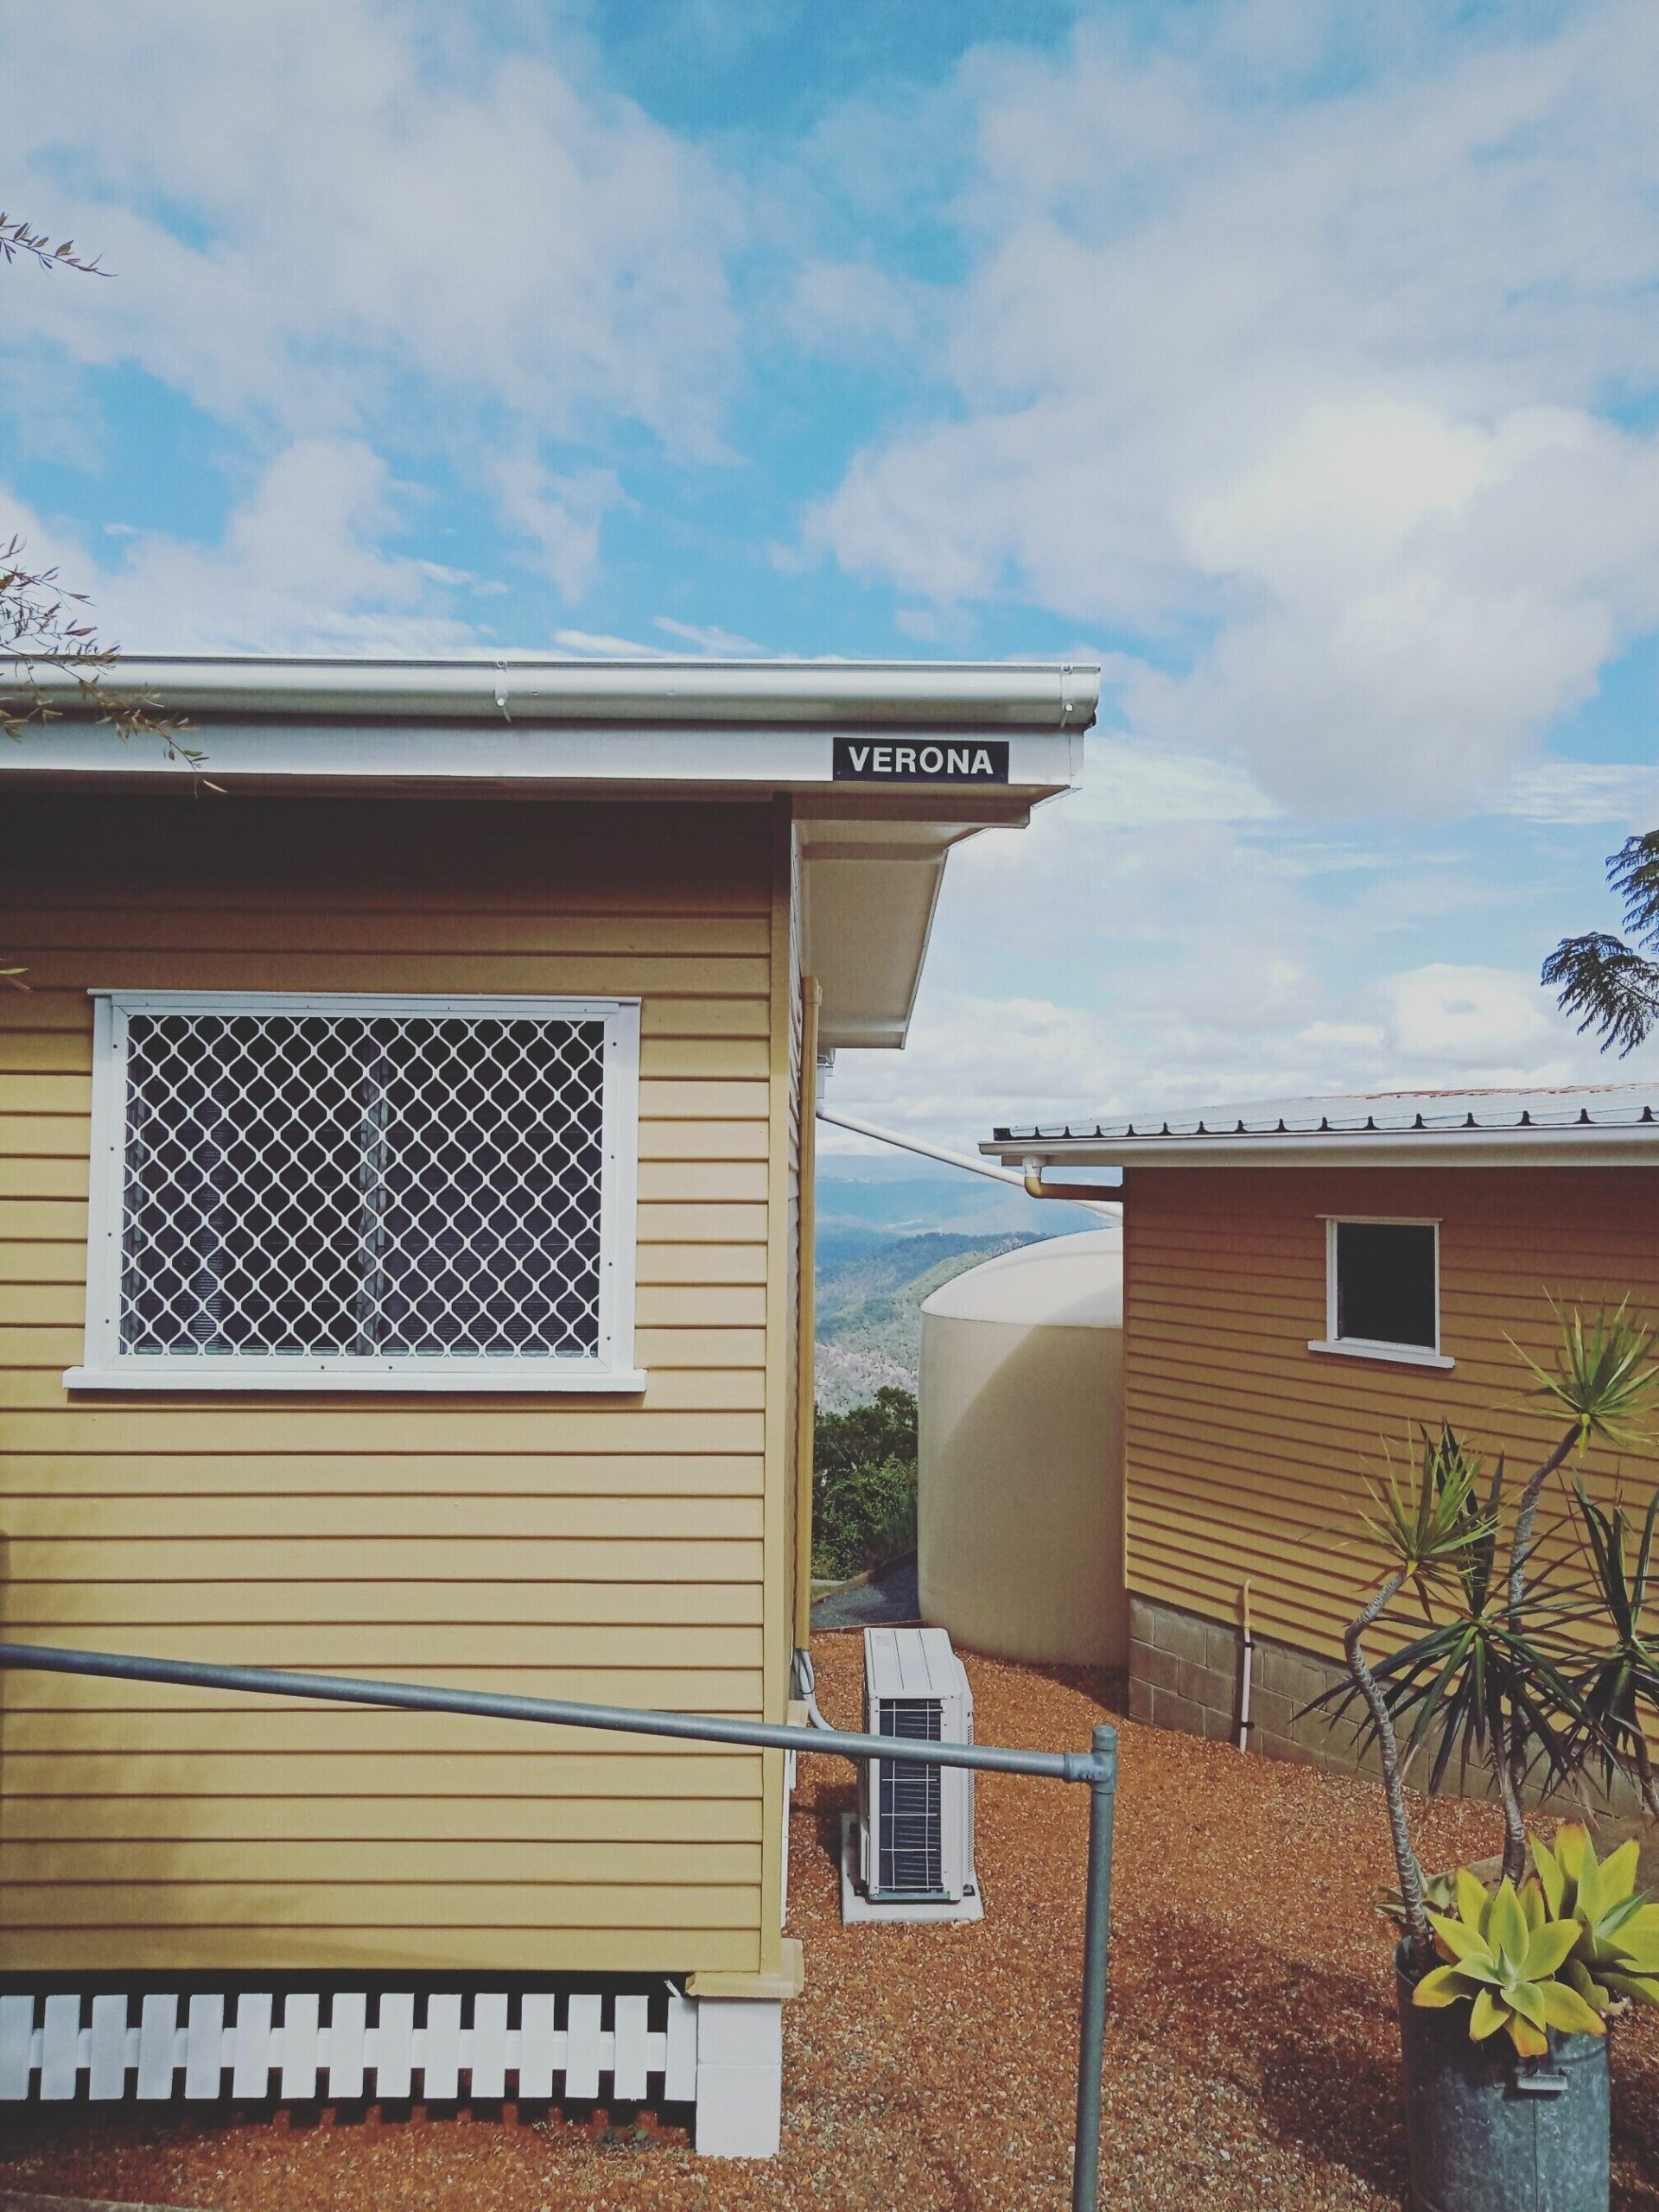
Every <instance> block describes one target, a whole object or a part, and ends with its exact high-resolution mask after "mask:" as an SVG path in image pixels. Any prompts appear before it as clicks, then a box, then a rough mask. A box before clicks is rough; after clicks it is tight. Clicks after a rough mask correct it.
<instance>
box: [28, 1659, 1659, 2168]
mask: <svg viewBox="0 0 1659 2212" xmlns="http://www.w3.org/2000/svg"><path fill="white" fill-rule="evenodd" d="M818 1660H819V1683H820V1696H821V1699H822V1701H823V1706H824V1708H825V1710H826V1712H827V1713H829V1716H830V1717H831V1718H832V1719H836V1720H839V1721H841V1722H842V1723H843V1724H845V1725H849V1726H856V1725H857V1713H858V1674H859V1668H860V1664H861V1646H860V1639H859V1638H858V1637H856V1636H841V1637H824V1638H822V1639H820V1643H819V1647H818ZM969 1672H970V1674H971V1675H972V1677H973V1683H974V1695H975V1719H976V1727H977V1730H978V1733H979V1735H980V1737H981V1738H982V1740H983V1741H985V1742H987V1743H1004V1744H1026V1745H1044V1746H1049V1747H1065V1746H1076V1747H1077V1748H1082V1747H1084V1745H1087V1743H1088V1741H1089V1732H1090V1727H1091V1726H1093V1724H1094V1722H1095V1720H1096V1718H1097V1717H1098V1716H1100V1715H1101V1714H1102V1713H1109V1714H1112V1715H1113V1716H1114V1717H1116V1706H1115V1705H1114V1704H1112V1703H1110V1702H1108V1701H1106V1700H1105V1694H1104V1690H1103V1685H1102V1684H1101V1683H1100V1681H1097V1680H1096V1679H1094V1678H1091V1677H1088V1676H1084V1675H1057V1674H1052V1673H1045V1672H1041V1671H1037V1670H1033V1669H1025V1668H1019V1667H1009V1666H1002V1665H1000V1664H997V1663H995V1662H991V1661H988V1660H976V1659H970V1660H969ZM1085 1796H1086V1793H1085V1792H1084V1791H1083V1790H1081V1789H1066V1788H1065V1787H1064V1786H1062V1785H1060V1784H1058V1783H1035V1782H1023V1781H1018V1780H1014V1779H1011V1778H1007V1777H995V1778H992V1779H986V1778H985V1777H982V1778H981V1783H980V1797H979V1823H978V1859H979V1872H980V1876H981V1878H982V1882H983V1885H984V1888H985V1892H986V1897H987V1916H986V1919H985V1921H984V1922H983V1923H982V1925H979V1926H972V1927H957V1928H893V1927H887V1928H856V1929H843V1928H842V1925H841V1917H840V1910H839V1902H838V1888H837V1880H836V1870H835V1866H834V1863H833V1857H832V1853H833V1849H834V1847H835V1844H836V1839H837V1837H838V1832H839V1822H840V1815H841V1813H842V1809H843V1808H846V1807H848V1806H849V1805H850V1804H851V1802H852V1783H851V1780H850V1776H849V1770H848V1769H847V1768H846V1767H845V1766H844V1765H842V1763H841V1762H839V1761H830V1760H827V1759H813V1760H810V1761H808V1762H807V1763H806V1764H805V1766H804V1770H803V1775H802V1788H801V1790H800V1793H799V1796H798V1805H797V1809H796V1811H795V1815H794V1818H793V1823H792V1834H791V1850H792V1862H791V1928H792V1929H793V1930H794V1931H795V1932H796V1933H797V1934H798V1935H800V1936H804V1939H805V1942H806V1958H807V1987H806V1993H805V1995H804V1997H803V1998H801V1999H800V2000H799V2001H798V2002H797V2003H796V2004H793V2005H789V2006H787V2007H786V2008H785V2024H786V2025H785V2034H786V2042H785V2083H786V2088H785V2110H784V2150H783V2152H782V2154H781V2155H780V2156H779V2158H777V2159H776V2160H774V2161H772V2162H771V2163H770V2164H759V2165H728V2164H714V2163H709V2162H703V2161H699V2160H697V2159H696V2158H693V2157H692V2156H691V2155H690V2152H689V2150H688V2149H687V2148H686V2147H685V2144H684V2139H683V2137H682V2136H681V2135H679V2134H678V2133H677V2132H676V2131H673V2130H667V2131H658V2130H657V2129H656V2128H655V2126H654V2125H653V2124H652V2122H651V2121H650V2119H649V2116H645V2117H644V2118H642V2120H640V2121H639V2123H637V2124H636V2123H635V2122H634V2121H633V2120H632V2118H631V2117H630V2118H629V2119H628V2120H627V2121H626V2124H624V2125H620V2126H614V2127H612V2128H609V2129H604V2128H602V2127H601V2126H598V2125H596V2126H595V2127H594V2128H593V2129H590V2130H588V2131H586V2132H584V2131H582V2130H580V2129H578V2128H576V2127H575V2126H572V2125H570V2124H569V2122H567V2121H565V2120H562V2119H560V2118H558V2117H557V2116H555V2117H554V2118H552V2119H548V2118H546V2117H544V2116H541V2115H532V2114H531V2111H530V2109H529V2108H528V2107H526V2109H525V2112H524V2113H523V2114H522V2115H519V2114H518V2113H515V2112H514V2110H513V2108H512V2107H511V2106H509V2107H506V2109H505V2112H502V2113H499V2114H498V2113H495V2112H489V2113H468V2112H466V2111H461V2112H459V2113H434V2114H433V2115H431V2116H425V2115H422V2114H418V2113H417V2114H416V2116H415V2117H414V2118H412V2119H404V2118H391V2119H387V2120H381V2119H380V2118H379V2117H378V2115H377V2113H375V2112H374V2111H373V2109H372V2108H371V2110H370V2111H369V2113H367V2114H366V2115H364V2114H360V2113H355V2112H350V2113H347V2112H342V2113H338V2114H336V2113H333V2112H332V2111H329V2110H327V2109H325V2110H324V2111H323V2112H321V2113H305V2114H301V2113H293V2114H289V2113H282V2112H278V2113H274V2114H271V2113H265V2112H264V2111H263V2110H262V2111H260V2112H257V2113H253V2114H251V2115H250V2114H249V2113H246V2112H245V2111H242V2110H239V2109H236V2108H227V2109H226V2113H225V2114H224V2116H222V2117H218V2116H214V2115H213V2114H206V2115H205V2114H204V2113H203V2110H202V2108H201V2107H195V2108H194V2109H191V2110H188V2111H187V2112H175V2111H173V2110H168V2112H166V2113H164V2114H163V2115H162V2116H160V2117H156V2116H155V2115H154V2114H153V2113H140V2111H139V2110H138V2109H137V2107H130V2106H126V2107H115V2108H105V2109H103V2110H100V2111H97V2112H94V2111H91V2110H89V2109H87V2108H86V2107H80V2108H79V2109H77V2110H75V2111H73V2113H66V2112H64V2111H62V2110H61V2109H59V2110H57V2111H54V2112H51V2113H47V2112H42V2111H41V2110H39V2109H38V2108H31V2109H30V2110H29V2111H28V2112H27V2113H18V2112H17V2111H16V2109H15V2108H14V2110H13V2111H12V2112H11V2113H8V2115H7V2119H6V2123H5V2140H4V2142H3V2145H0V2190H8V2189H10V2190H42V2191H52V2192H54V2193H61V2194H64V2195H73V2194H77V2193H79V2194H81V2195H84V2196H96V2197H105V2198H117V2199H124V2200H134V2199H141V2200H147V2201H149V2202H162V2203H166V2204H172V2205H184V2206H191V2207H197V2206H200V2207H210V2208H213V2212H323V2208H329V2212H334V2209H335V2208H339V2212H346V2208H349V2209H350V2212H371V2208H372V2209H373V2212H380V2208H385V2212H428V2208H429V2212H463V2208H464V2212H555V2208H557V2212H565V2208H567V2207H582V2208H591V2212H601V2208H607V2207H611V2208H616V2212H636V2208H652V2207H669V2206H672V2207H676V2208H696V2207H718V2208H726V2207H730V2208H732V2209H733V2212H741V2208H747V2207H754V2208H764V2207H772V2208H783V2207H789V2208H805V2207H816V2208H823V2212H836V2208H842V2207H845V2208H848V2212H854V2208H857V2209H858V2212H863V2208H866V2207H869V2208H881V2212H888V2208H893V2207H898V2206H903V2207H905V2208H906V2212H1027V2208H1030V2212H1050V2209H1051V2208H1052V2212H1060V2208H1063V2207H1064V2206H1065V2204H1066V2203H1067V2202H1068V2201H1069V2190H1070V2157H1071V2099H1072V2068H1073V2063H1074V2059H1073V2049H1074V2046H1073V2037H1074V2033H1075V2005H1076V1993H1077V1974H1078V1965H1079V1958H1080V1948H1081V1930H1082V1895H1083V1866H1084V1827H1085V1819H1086V1805H1085V1802H1084V1800H1085ZM1495 1842H1496V1830H1495V1822H1494V1815H1492V1814H1491V1812H1490V1811H1489V1810H1488V1809H1487V1808H1484V1807H1480V1806H1476V1805H1469V1804H1462V1803H1456V1802H1445V1803H1441V1804H1437V1805H1433V1806H1431V1807H1428V1808H1425V1809H1424V1811H1423V1815H1422V1819H1421V1845H1422V1849H1423V1853H1424V1856H1425V1857H1426V1859H1428V1860H1429V1861H1430V1862H1431V1863H1435V1864H1440V1865H1449V1864H1451V1863H1452V1861H1453V1860H1455V1859H1472V1858H1477V1857H1480V1856H1483V1855H1484V1854H1485V1853H1489V1852H1490V1851H1491V1850H1492V1849H1493V1848H1494V1847H1495ZM1388 1874H1389V1861H1388V1851H1387V1844H1386V1840H1385V1838H1384V1834H1383V1821H1382V1816H1381V1806H1380V1802H1379V1799H1378V1796H1377V1794H1376V1790H1375V1789H1373V1788H1372V1787H1371V1786H1370V1785H1369V1784H1366V1783H1357V1782H1349V1781H1344V1780H1338V1779H1335V1778H1332V1777H1329V1776H1325V1775H1321V1774H1319V1773H1316V1772H1314V1771H1313V1770H1309V1769H1306V1768H1303V1767H1295V1766H1286V1765H1279V1764H1272V1763H1269V1762H1268V1761H1264V1760H1257V1759H1252V1758H1245V1757H1243V1756H1241V1755H1240V1754H1239V1753H1238V1752H1236V1751H1232V1750H1230V1749H1229V1748H1227V1747H1226V1746H1224V1745H1213V1744H1202V1743H1198V1742H1194V1741H1192V1740H1191V1739H1189V1738H1185V1737H1182V1736H1172V1735H1166V1734H1163V1733H1160V1732H1157V1731H1155V1730H1153V1729H1149V1728H1143V1727H1136V1726H1132V1725H1128V1724H1125V1725H1124V1727H1123V1734H1122V1787H1121V1792H1120V1796H1119V1799H1118V1827H1117V1861H1116V1909H1115V1916H1114V1917H1115V1927H1114V1942H1113V1984H1114V1994H1113V2007H1112V2018H1111V2023H1110V2026H1109V2031H1108V2039H1107V2048H1106V2122H1105V2145H1104V2159H1103V2164H1104V2187H1103V2202H1105V2203H1107V2204H1109V2205H1112V2206H1121V2207H1126V2208H1133V2209H1134V2212H1141V2208H1143V2207H1144V2208H1147V2212H1154V2208H1160V2207H1170V2208H1181V2212H1186V2208H1189V2207H1196V2206H1202V2207H1205V2208H1215V2209H1216V2212H1230V2208H1235V2207H1238V2208H1244V2207H1248V2208H1249V2212H1289V2208H1296V2212H1302V2208H1306V2212H1322V2208H1326V2207H1329V2208H1333V2209H1334V2208H1344V2212H1383V2208H1385V2207H1393V2206H1397V2205H1398V2203H1399V2202H1400V2190H1401V2184H1402V2147H1401V2133H1400V2126H1399V2121H1398V2119H1397V2116H1396V2113H1395V2103H1396V2098H1397V2088H1396V2074H1397V2057H1398V2045H1397V2039H1396V2033H1395V2027H1394V2024H1393V2021H1392V2018H1391V2015H1390V2012H1389V2004H1390V1991H1389V1974H1388V1970H1387V1955H1388V1945H1387V1942H1386V1939H1385V1936H1384V1934H1383V1930H1382V1928H1381V1925H1380V1923H1378V1922H1377V1920H1376V1917H1375V1916H1374V1915H1373V1914H1372V1912H1371V1910H1370V1902H1369V1900H1370V1893H1371V1891H1372V1890H1373V1888H1374V1886H1375V1885H1377V1884H1378V1883H1380V1882H1381V1881H1383V1879H1384V1878H1387V1876H1388ZM1613 2065H1614V2079H1615V2099H1616V2109H1615V2125H1616V2129H1617V2135H1618V2148H1617V2165H1618V2178H1617V2183H1616V2186H1615V2189H1614V2192H1613V2202H1614V2204H1615V2206H1616V2207H1618V2208H1620V2212H1638V2208H1643V2209H1645V2208H1655V2212H1659V2023H1656V2022H1654V2021H1650V2020H1646V2019H1643V2020H1637V2021H1634V2022H1631V2023H1629V2024H1625V2025H1624V2026H1623V2027H1621V2028H1620V2030H1619V2031H1618V2044H1617V2048H1616V2050H1615V2052H1614V2060H1613Z"/></svg>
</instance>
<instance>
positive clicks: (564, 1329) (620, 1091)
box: [69, 992, 639, 1389]
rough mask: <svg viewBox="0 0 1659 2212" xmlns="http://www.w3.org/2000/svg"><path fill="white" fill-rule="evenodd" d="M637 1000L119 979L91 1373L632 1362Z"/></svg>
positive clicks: (544, 1370) (372, 1381)
mask: <svg viewBox="0 0 1659 2212" xmlns="http://www.w3.org/2000/svg"><path fill="white" fill-rule="evenodd" d="M637 1039H638V1009H637V1007H634V1006H632V1004H631V1003H628V1002H626V1001H596V1002H589V1001H582V1002H575V1001H569V1000H522V999H521V1000H448V1001H445V1000H428V999H407V1000H392V999H366V998H357V997H352V996H347V995H335V996H329V997H323V996H319V997H316V998H301V997H295V998H280V997H274V996H273V997H269V998H267V997H261V996H256V995H226V996H225V997H208V996H207V995H205V994H204V995H200V996H198V995H194V994H186V993H178V994H174V995H167V994H162V993H141V992H134V993H130V994H125V993H123V994H114V995H110V996H108V997H106V998H104V999H102V1000H101V1001H100V1002H99V1036H98V1052H97V1077H96V1086H95V1097H94V1119H95V1123H96V1128H97V1133H96V1135H95V1137H94V1167H95V1173H94V1178H93V1192H92V1251H91V1255H90V1265H89V1268H88V1301H87V1352H86V1367H85V1368H83V1369H79V1370H73V1372H72V1374H71V1376H70V1378H69V1379H70V1381H71V1382H72V1383H73V1384H75V1385H78V1386H79V1387H83V1388H85V1387H97V1386H99V1385H103V1386H105V1387H111V1386H112V1387H127V1388H132V1387H143V1386H144V1385H146V1384H148V1385H149V1387H152V1388H163V1389H166V1388H174V1389H178V1388H195V1389H200V1388H202V1387H204V1386H205V1387H207V1388H213V1387H219V1388H240V1389H300V1388H307V1387H308V1388H310V1389H338V1388H341V1387H346V1388H353V1387H367V1388H378V1389H389V1388H397V1387H399V1386H402V1387H410V1388H425V1389H442V1388H446V1387H448V1388H456V1389H538V1388H539V1389H548V1388H553V1389H557V1388H559V1387H561V1386H562V1385H563V1386H565V1387H576V1388H582V1387H588V1388H595V1387H599V1388H603V1387H607V1386H608V1387H610V1388H612V1389H616V1388H629V1387H632V1388H638V1387H639V1383H638V1379H637V1378H631V1377H630V1376H628V1374H627V1373H626V1370H630V1369H631V1367H632V1354H631V1341H630V1340H631V1335H632V1326H631V1321H632V1317H631V1311H630V1309H631V1306H632V1296H631V1278H632V1268H631V1261H632V1249H631V1248H632V1184H633V1149H634V1128H633V1122H634V1118H635V1106H634V1103H633V1102H634V1092H635V1088H636V1083H637V1076H636V1069H637V1059H638V1046H637Z"/></svg>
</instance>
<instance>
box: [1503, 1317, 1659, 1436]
mask: <svg viewBox="0 0 1659 2212" xmlns="http://www.w3.org/2000/svg"><path fill="white" fill-rule="evenodd" d="M1552 1303H1553V1301H1552ZM1554 1313H1555V1318H1556V1320H1557V1322H1558V1324H1559V1325H1560V1332H1561V1341H1560V1352H1559V1354H1558V1356H1557V1358H1556V1362H1555V1364H1554V1366H1553V1367H1543V1366H1541V1364H1540V1363H1539V1362H1538V1361H1537V1360H1535V1359H1534V1358H1533V1357H1532V1356H1531V1354H1530V1353H1529V1352H1526V1351H1522V1349H1521V1347H1520V1345H1519V1344H1516V1346H1515V1350H1516V1352H1517V1354H1518V1355H1519V1357H1520V1358H1521V1359H1522V1362H1523V1363H1525V1365H1526V1366H1527V1367H1528V1368H1529V1370H1530V1371H1531V1373H1532V1375H1533V1376H1534V1378H1535V1385H1536V1387H1535V1389H1534V1390H1533V1391H1532V1394H1531V1395H1533V1396H1534V1397H1535V1398H1544V1399H1548V1401H1549V1402H1550V1403H1551V1404H1552V1405H1553V1406H1554V1407H1555V1408H1558V1409H1559V1410H1560V1412H1563V1413H1565V1414H1567V1417H1568V1418H1569V1420H1571V1421H1573V1423H1574V1424H1575V1425H1576V1427H1577V1428H1578V1432H1579V1441H1580V1443H1581V1444H1583V1443H1587V1442H1588V1440H1590V1438H1591V1437H1592V1436H1599V1437H1602V1438H1605V1440H1606V1441H1607V1442H1608V1443H1610V1444H1630V1443H1633V1442H1635V1441H1636V1440H1637V1438H1638V1437H1639V1436H1640V1435H1641V1433H1642V1417H1643V1414H1646V1413H1647V1411H1648V1410H1649V1408H1650V1406H1651V1405H1652V1403H1653V1399H1654V1393H1655V1390H1656V1389H1659V1365H1656V1364H1655V1359H1654V1351H1655V1338H1654V1332H1653V1331H1652V1330H1651V1329H1648V1328H1644V1327H1643V1325H1642V1324H1641V1323H1640V1322H1638V1321H1637V1319H1636V1318H1635V1317H1634V1315H1632V1313H1630V1301H1629V1300H1628V1299H1626V1300H1621V1302H1620V1303H1619V1305H1618V1306H1617V1307H1615V1308H1614V1310H1613V1311H1612V1312H1611V1313H1609V1312H1608V1310H1607V1308H1606V1307H1605V1306H1599V1307H1598V1309H1597V1311H1596V1313H1594V1314H1593V1316H1592V1318H1591V1319H1589V1320H1588V1321H1586V1319H1585V1318H1584V1315H1583V1314H1582V1313H1580V1311H1579V1310H1578V1308H1577V1307H1574V1308H1573V1311H1572V1312H1571V1313H1562V1312H1561V1310H1560V1307H1559V1306H1554Z"/></svg>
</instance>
